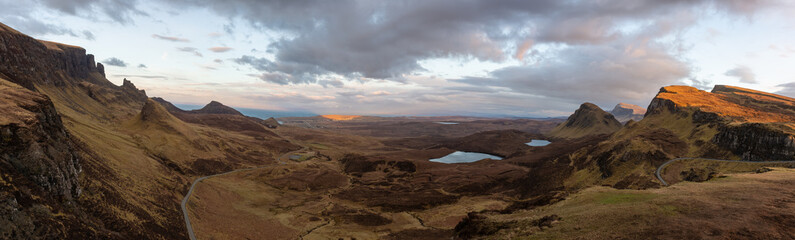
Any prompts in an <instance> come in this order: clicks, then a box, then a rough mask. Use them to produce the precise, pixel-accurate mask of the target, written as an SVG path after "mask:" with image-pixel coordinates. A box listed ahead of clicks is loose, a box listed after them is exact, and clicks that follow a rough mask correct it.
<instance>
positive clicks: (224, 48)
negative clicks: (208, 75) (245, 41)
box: [208, 47, 232, 53]
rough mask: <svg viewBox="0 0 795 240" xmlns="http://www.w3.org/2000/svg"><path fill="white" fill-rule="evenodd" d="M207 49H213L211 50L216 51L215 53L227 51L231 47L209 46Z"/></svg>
mask: <svg viewBox="0 0 795 240" xmlns="http://www.w3.org/2000/svg"><path fill="white" fill-rule="evenodd" d="M208 50H210V51H213V52H217V53H222V52H228V51H229V50H232V48H230V47H211V48H208Z"/></svg>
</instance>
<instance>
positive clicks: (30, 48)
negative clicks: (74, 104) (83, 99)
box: [0, 23, 109, 90]
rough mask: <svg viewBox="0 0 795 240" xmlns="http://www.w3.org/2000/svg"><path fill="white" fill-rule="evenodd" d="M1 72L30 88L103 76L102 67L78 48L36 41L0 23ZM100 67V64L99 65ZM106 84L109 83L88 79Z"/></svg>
mask: <svg viewBox="0 0 795 240" xmlns="http://www.w3.org/2000/svg"><path fill="white" fill-rule="evenodd" d="M0 62H2V63H3V64H2V65H0V73H2V74H3V75H5V76H6V79H7V80H9V81H11V82H14V83H17V84H19V85H21V86H23V87H25V88H27V89H29V90H33V89H34V85H35V84H53V85H63V84H64V83H65V82H66V81H69V80H68V79H67V78H64V77H62V76H61V74H62V75H63V76H66V77H68V78H74V79H88V78H89V76H90V75H91V74H98V75H100V76H103V77H104V75H105V73H104V67H103V66H101V64H99V65H98V64H96V63H95V62H94V56H93V55H91V54H86V50H85V49H83V48H80V47H75V46H69V45H66V44H60V43H54V42H47V41H41V40H36V39H34V38H31V37H28V36H26V35H24V34H22V33H20V32H18V31H16V30H14V29H12V28H10V27H8V26H6V25H4V24H2V23H0ZM98 66H99V67H98ZM91 82H92V83H94V84H103V85H107V84H109V82H107V83H105V82H101V81H91Z"/></svg>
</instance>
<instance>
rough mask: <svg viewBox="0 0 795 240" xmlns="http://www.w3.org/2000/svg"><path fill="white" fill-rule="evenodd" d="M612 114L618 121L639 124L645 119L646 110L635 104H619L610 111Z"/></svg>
mask: <svg viewBox="0 0 795 240" xmlns="http://www.w3.org/2000/svg"><path fill="white" fill-rule="evenodd" d="M610 114H613V116H614V117H615V118H616V120H618V121H619V122H622V123H626V122H628V121H629V120H633V121H636V122H637V121H640V120H641V119H643V115H644V114H646V109H645V108H642V107H640V106H638V105H634V104H629V103H619V104H617V105H616V106H615V107H614V108H613V110H612V111H610Z"/></svg>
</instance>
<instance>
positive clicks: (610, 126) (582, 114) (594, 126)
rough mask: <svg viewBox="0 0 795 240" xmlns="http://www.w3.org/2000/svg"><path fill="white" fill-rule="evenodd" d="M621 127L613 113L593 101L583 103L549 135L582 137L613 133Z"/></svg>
mask: <svg viewBox="0 0 795 240" xmlns="http://www.w3.org/2000/svg"><path fill="white" fill-rule="evenodd" d="M618 129H621V123H620V122H619V121H618V120H616V118H615V117H613V115H611V114H610V113H608V112H605V111H604V110H602V109H601V108H599V106H596V105H595V104H593V103H583V104H582V105H580V108H579V109H577V111H574V114H572V115H571V116H569V118H568V119H566V121H565V122H563V123H561V124H560V125H558V126H557V127H555V129H552V131H550V132H549V133H548V134H547V136H550V137H553V138H581V137H586V136H593V135H599V134H611V133H613V132H615V131H618Z"/></svg>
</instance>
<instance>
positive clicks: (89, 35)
mask: <svg viewBox="0 0 795 240" xmlns="http://www.w3.org/2000/svg"><path fill="white" fill-rule="evenodd" d="M83 36H85V37H86V39H88V40H91V41H93V40H94V39H96V38H94V33H92V32H90V31H83Z"/></svg>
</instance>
